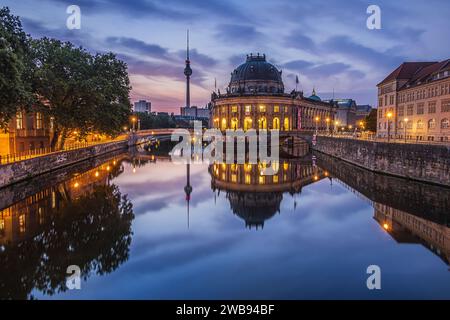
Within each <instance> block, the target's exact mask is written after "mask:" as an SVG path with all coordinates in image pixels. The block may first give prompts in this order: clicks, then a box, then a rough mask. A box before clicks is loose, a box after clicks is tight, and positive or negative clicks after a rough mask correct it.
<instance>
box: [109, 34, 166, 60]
mask: <svg viewBox="0 0 450 320" xmlns="http://www.w3.org/2000/svg"><path fill="white" fill-rule="evenodd" d="M106 43H107V44H108V45H111V46H116V47H118V48H121V49H127V50H130V51H133V52H134V53H137V54H142V55H145V56H147V57H154V58H163V59H170V57H169V52H168V50H167V49H166V48H163V47H161V46H159V45H157V44H151V43H146V42H144V41H141V40H138V39H134V38H127V37H108V38H106Z"/></svg>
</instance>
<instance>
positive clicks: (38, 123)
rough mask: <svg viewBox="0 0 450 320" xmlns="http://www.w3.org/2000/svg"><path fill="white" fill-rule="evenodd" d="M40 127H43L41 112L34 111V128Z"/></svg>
mask: <svg viewBox="0 0 450 320" xmlns="http://www.w3.org/2000/svg"><path fill="white" fill-rule="evenodd" d="M42 128H43V122H42V113H40V112H37V113H36V129H42Z"/></svg>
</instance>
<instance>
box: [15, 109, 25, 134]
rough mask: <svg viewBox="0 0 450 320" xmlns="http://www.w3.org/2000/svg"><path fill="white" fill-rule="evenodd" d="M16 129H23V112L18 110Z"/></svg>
mask: <svg viewBox="0 0 450 320" xmlns="http://www.w3.org/2000/svg"><path fill="white" fill-rule="evenodd" d="M16 129H19V130H20V129H23V113H22V112H17V114H16Z"/></svg>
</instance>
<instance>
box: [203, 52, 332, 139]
mask: <svg viewBox="0 0 450 320" xmlns="http://www.w3.org/2000/svg"><path fill="white" fill-rule="evenodd" d="M281 74H282V72H281V71H279V70H278V69H277V68H276V67H275V66H274V65H272V64H270V63H268V62H267V61H266V56H265V55H259V54H258V55H249V56H247V60H246V62H245V63H244V64H242V65H240V66H239V67H237V68H236V69H235V70H234V71H233V72H232V73H231V80H230V83H229V85H228V88H227V92H226V93H225V94H221V93H220V91H219V92H218V93H215V92H214V93H213V94H212V99H211V100H212V101H211V102H212V103H211V105H212V116H211V119H210V125H211V126H212V127H214V128H217V129H220V130H227V129H234V130H236V129H243V130H244V131H246V130H248V129H256V130H261V129H267V130H281V131H291V130H315V128H316V124H317V128H318V129H319V130H321V131H323V130H326V129H327V128H331V127H330V126H331V124H332V123H333V119H334V115H335V110H336V108H335V106H334V105H333V104H332V103H327V102H323V101H321V100H320V98H319V99H315V98H314V97H313V96H311V97H309V98H307V97H304V96H303V93H302V92H297V91H292V92H291V93H290V94H287V93H284V84H283V81H282V77H281Z"/></svg>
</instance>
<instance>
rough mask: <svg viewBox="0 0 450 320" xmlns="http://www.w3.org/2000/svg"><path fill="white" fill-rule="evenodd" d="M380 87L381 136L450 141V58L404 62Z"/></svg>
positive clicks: (378, 133)
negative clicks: (437, 60)
mask: <svg viewBox="0 0 450 320" xmlns="http://www.w3.org/2000/svg"><path fill="white" fill-rule="evenodd" d="M377 87H378V116H377V135H378V136H379V137H387V136H388V132H389V135H390V136H391V138H399V139H404V138H405V136H406V138H407V139H413V140H427V141H449V140H450V59H447V60H444V61H441V62H404V63H402V64H401V65H400V66H399V67H398V68H397V69H395V70H394V71H392V72H391V73H390V74H389V75H388V76H387V77H386V78H385V79H384V80H383V81H381V82H380V83H379V84H378V85H377ZM388 123H389V128H390V129H389V130H388Z"/></svg>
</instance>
